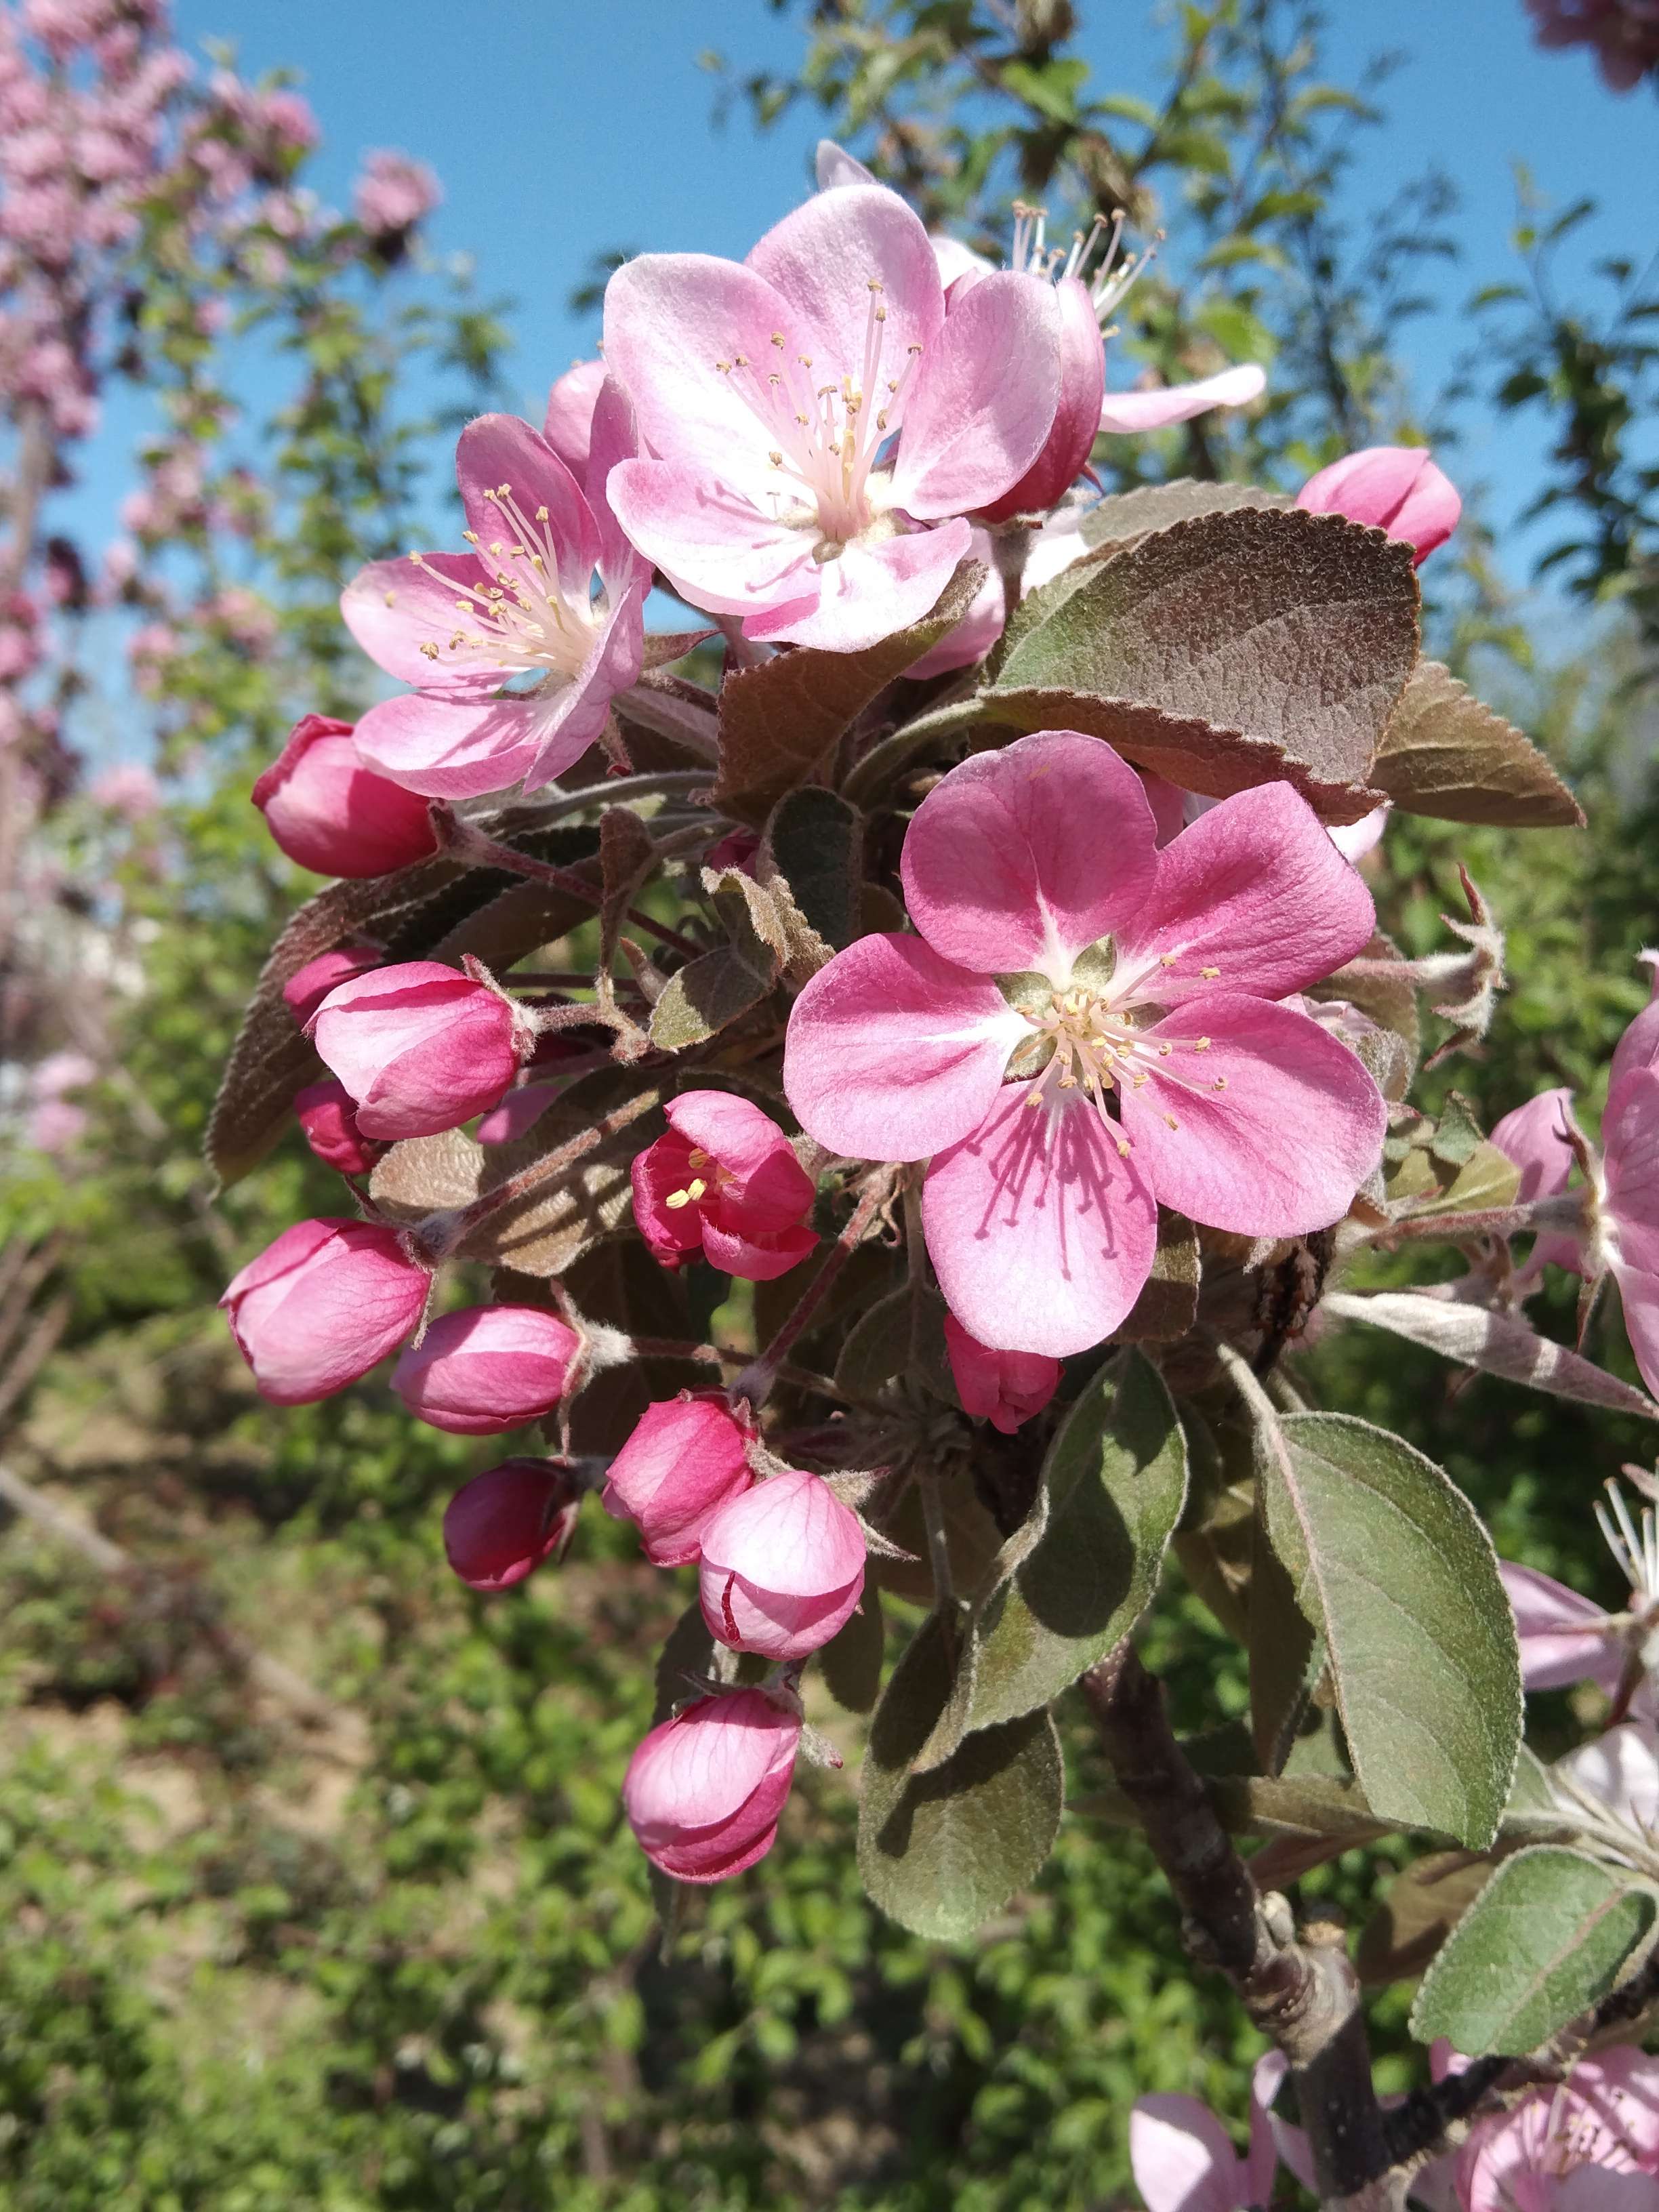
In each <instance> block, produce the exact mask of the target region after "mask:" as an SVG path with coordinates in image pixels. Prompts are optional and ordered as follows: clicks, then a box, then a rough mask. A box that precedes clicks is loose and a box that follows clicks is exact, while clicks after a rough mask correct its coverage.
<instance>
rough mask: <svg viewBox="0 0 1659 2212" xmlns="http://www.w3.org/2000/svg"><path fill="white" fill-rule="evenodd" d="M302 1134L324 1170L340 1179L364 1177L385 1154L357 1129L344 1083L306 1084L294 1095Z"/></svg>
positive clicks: (355, 1111) (355, 1116)
mask: <svg viewBox="0 0 1659 2212" xmlns="http://www.w3.org/2000/svg"><path fill="white" fill-rule="evenodd" d="M294 1111H295V1116H296V1117H297V1119H298V1121H299V1124H300V1128H301V1133H302V1134H303V1136H304V1138H305V1140H306V1142H307V1144H308V1145H309V1146H310V1147H311V1149H312V1151H313V1152H315V1154H316V1155H317V1158H319V1160H321V1161H322V1162H323V1164H324V1165H325V1166H326V1167H331V1168H337V1169H338V1170H339V1171H340V1173H341V1174H342V1175H345V1176H366V1175H368V1173H369V1172H370V1171H371V1170H373V1168H374V1163H375V1161H376V1160H378V1159H379V1158H380V1155H381V1153H382V1152H384V1151H385V1150H386V1146H384V1145H376V1144H374V1143H372V1142H371V1141H370V1139H368V1138H367V1137H365V1136H364V1134H363V1133H362V1130H361V1129H360V1128H359V1127H357V1109H356V1107H355V1106H354V1105H353V1104H352V1103H351V1093H350V1092H349V1091H348V1090H347V1089H346V1087H345V1085H344V1084H343V1083H337V1082H335V1081H334V1080H332V1079H330V1080H329V1081H328V1082H326V1083H308V1084H307V1085H306V1087H305V1089H304V1090H303V1091H295V1094H294Z"/></svg>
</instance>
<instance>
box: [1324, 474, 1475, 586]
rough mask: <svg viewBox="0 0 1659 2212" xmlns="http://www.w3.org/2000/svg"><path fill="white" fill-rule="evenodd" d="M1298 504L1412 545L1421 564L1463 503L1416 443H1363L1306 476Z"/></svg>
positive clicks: (1454, 520) (1449, 530)
mask: <svg viewBox="0 0 1659 2212" xmlns="http://www.w3.org/2000/svg"><path fill="white" fill-rule="evenodd" d="M1296 503H1297V506H1298V507H1305V508H1306V509H1307V510H1308V512H1309V513H1311V514H1346V516H1347V518H1348V520H1349V521H1350V522H1368V523H1370V525H1371V526H1372V527H1373V528H1374V529H1376V530H1386V531H1387V532H1388V533H1389V537H1390V538H1398V539H1399V540H1400V542H1401V544H1403V545H1409V546H1411V547H1412V548H1413V556H1412V557H1413V561H1415V562H1417V563H1419V565H1420V564H1421V563H1422V562H1424V561H1425V560H1426V559H1427V558H1428V556H1429V555H1430V554H1431V553H1432V552H1433V550H1434V549H1435V547H1436V546H1437V545H1443V544H1445V542H1446V540H1447V539H1448V538H1449V537H1450V536H1451V534H1452V532H1453V531H1454V530H1455V529H1456V527H1457V518H1458V516H1459V515H1460V514H1461V513H1462V511H1463V502H1462V500H1461V499H1460V498H1459V497H1458V495H1457V489H1456V487H1455V485H1454V484H1453V483H1452V482H1451V480H1450V478H1449V477H1447V476H1445V475H1443V473H1442V472H1441V471H1440V470H1439V469H1437V467H1436V466H1435V465H1434V463H1433V461H1432V460H1431V459H1430V457H1429V455H1428V453H1426V452H1425V449H1424V448H1423V447H1420V446H1367V447H1365V449H1364V452H1363V453H1349V454H1346V456H1345V457H1344V458H1343V459H1341V460H1340V461H1333V462H1332V463H1331V465H1330V466H1329V467H1328V468H1327V469H1321V470H1320V471H1319V473H1318V475H1317V476H1312V477H1309V479H1308V481H1307V483H1304V485H1303V487H1302V489H1301V490H1300V491H1299V492H1297V495H1296Z"/></svg>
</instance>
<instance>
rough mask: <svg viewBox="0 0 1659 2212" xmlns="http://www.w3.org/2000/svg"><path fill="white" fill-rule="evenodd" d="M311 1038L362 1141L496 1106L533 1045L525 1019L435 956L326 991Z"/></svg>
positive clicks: (447, 1125)
mask: <svg viewBox="0 0 1659 2212" xmlns="http://www.w3.org/2000/svg"><path fill="white" fill-rule="evenodd" d="M309 1026H310V1031H311V1035H312V1037H313V1040H314V1041H315V1043H316V1046H317V1049H318V1051H319V1053H320V1054H322V1056H323V1058H324V1059H325V1060H326V1061H327V1063H328V1065H329V1066H331V1068H332V1069H333V1071H334V1073H335V1074H336V1075H337V1076H338V1077H339V1079H340V1080H341V1082H342V1083H343V1084H344V1085H345V1087H346V1089H347V1090H348V1091H349V1092H350V1094H351V1096H352V1097H353V1098H354V1099H355V1100H356V1105H357V1127H359V1129H361V1130H362V1133H363V1134H364V1136H366V1137H380V1138H384V1139H388V1140H391V1139H396V1138H398V1137H429V1136H434V1135H435V1134H436V1133H437V1132H438V1131H439V1130H441V1129H454V1128H459V1126H460V1124H461V1123H462V1122H463V1121H471V1118H472V1116H473V1115H475V1114H482V1113H484V1112H485V1111H487V1109H489V1108H490V1107H491V1106H494V1105H495V1103H497V1101H498V1100H499V1099H500V1098H501V1095H502V1093H503V1092H504V1091H506V1089H507V1085H509V1084H510V1083H511V1082H512V1080H513V1077H514V1076H515V1075H517V1073H518V1072H519V1069H520V1066H521V1065H522V1063H523V1062H524V1061H525V1060H526V1059H527V1058H528V1057H529V1055H530V1053H531V1052H532V1049H533V1048H534V1045H535V1030H534V1029H533V1028H532V1025H531V1023H530V1020H529V1018H528V1016H526V1014H524V1013H523V1012H521V1011H520V1009H519V1008H518V1007H517V1006H514V1005H513V1003H512V1002H511V1000H507V999H505V998H503V997H502V996H501V994H500V993H499V992H496V991H492V990H491V989H490V988H489V986H488V985H487V984H483V983H475V982H474V981H472V980H471V977H470V976H466V975H461V974H460V973H459V971H458V970H457V969H453V968H446V967H445V966H443V965H442V963H441V962H439V961H436V960H409V961H404V962H403V963H400V964H398V966H396V967H392V968H379V969H376V970H375V971H374V974H373V975H360V976H358V977H356V979H355V980H353V981H349V982H346V983H342V984H341V985H339V986H338V987H337V989H335V990H332V991H331V992H330V993H329V994H328V996H327V998H326V999H325V1000H324V1001H323V1003H322V1005H321V1006H319V1008H318V1010H317V1012H316V1013H315V1014H313V1017H312V1018H311V1023H310V1025H309Z"/></svg>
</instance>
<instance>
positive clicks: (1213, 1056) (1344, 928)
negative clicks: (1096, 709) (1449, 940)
mask: <svg viewBox="0 0 1659 2212" xmlns="http://www.w3.org/2000/svg"><path fill="white" fill-rule="evenodd" d="M902 877H903V882H904V890H905V898H906V902H907V903H908V907H909V910H910V915H911V918H912V920H913V921H915V925H916V927H917V929H918V930H919V931H920V932H921V934H920V936H918V937H911V936H898V935H891V934H879V935H875V936H871V937H866V938H861V939H859V941H858V942H857V943H856V944H854V945H849V946H848V948H847V949H846V951H842V952H839V953H837V954H836V957H835V958H834V959H833V960H832V961H830V962H829V965H828V966H827V967H825V968H823V969H820V970H819V971H818V973H817V975H815V976H813V978H812V980H811V982H809V983H808V984H807V986H806V987H805V990H804V991H803V992H802V993H801V994H800V996H799V999H798V1000H796V1002H795V1006H794V1008H793V1012H792V1015H791V1018H790V1023H789V1031H788V1037H787V1046H786V1050H785V1055H784V1088H785V1091H786V1092H787V1096H788V1098H789V1103H790V1104H791V1106H792V1107H793V1109H794V1111H795V1114H796V1115H797V1117H798V1118H799V1121H800V1123H801V1126H802V1127H803V1128H804V1129H805V1131H806V1132H807V1133H808V1134H809V1135H810V1136H812V1137H816V1138H817V1140H818V1142H819V1143H820V1144H823V1145H825V1146H829V1148H830V1149H831V1150H832V1151H834V1152H841V1153H845V1154H849V1155H851V1156H853V1157H854V1158H864V1159H896V1160H915V1159H923V1158H930V1157H931V1159H932V1165H931V1167H930V1168H929V1170H928V1173H927V1182H926V1183H925V1186H924V1188H923V1192H922V1223H923V1228H924V1231H925V1233H926V1236H927V1249H928V1251H929V1253H930V1254H931V1255H932V1257H933V1266H934V1268H935V1270H936V1272H937V1273H938V1275H939V1284H940V1287H941V1288H942V1289H943V1291H944V1292H945V1297H946V1299H947V1301H948V1303H949V1304H950V1306H951V1311H952V1312H953V1313H955V1314H956V1316H957V1318H958V1320H959V1321H960V1322H961V1323H962V1325H963V1328H966V1329H968V1330H969V1332H970V1333H971V1334H973V1335H974V1336H975V1337H977V1338H978V1339H979V1340H980V1342H981V1344H986V1345H990V1346H995V1347H997V1348H998V1349H1000V1350H1003V1351H1011V1352H1045V1353H1048V1355H1050V1356H1051V1357H1054V1358H1063V1357H1064V1356H1065V1355H1066V1353H1068V1352H1081V1351H1084V1350H1085V1349H1086V1348H1087V1347H1088V1346H1091V1345H1093V1344H1097V1343H1098V1342H1099V1341H1100V1340H1101V1339H1102V1338H1103V1336H1106V1335H1108V1334H1109V1333H1110V1331H1111V1330H1112V1329H1114V1328H1116V1326H1117V1324H1118V1323H1119V1322H1121V1320H1122V1319H1123V1317H1124V1316H1125V1315H1126V1314H1127V1312H1128V1310H1129V1309H1130V1307H1131V1306H1132V1305H1133V1304H1134V1301H1135V1299H1136V1297H1137V1296H1138V1295H1139V1291H1140V1288H1141V1285H1142V1284H1143V1283H1144V1282H1145V1281H1146V1277H1147V1274H1148V1273H1149V1272H1150V1270H1151V1267H1152V1255H1153V1251H1154V1249H1155V1247H1156V1243H1157V1235H1158V1202H1159V1201H1160V1200H1161V1201H1162V1202H1163V1203H1164V1204H1165V1205H1166V1206H1173V1207H1174V1208H1176V1210H1177V1211H1178V1212H1182V1213H1185V1214H1187V1215H1188V1216H1190V1217H1191V1218H1193V1219H1194V1220H1195V1221H1200V1222H1205V1223H1207V1224H1208V1225H1210V1226H1212V1228H1217V1229H1225V1230H1231V1231H1235V1232H1237V1234H1239V1235H1242V1236H1249V1237H1291V1236H1297V1235H1301V1234H1303V1233H1304V1232H1305V1231H1309V1230H1312V1229H1317V1228H1322V1227H1325V1226H1328V1225H1329V1224H1330V1223H1331V1222H1333V1221H1336V1220H1339V1219H1340V1218H1341V1216H1342V1215H1343V1213H1345V1212H1346V1210H1347V1207H1348V1206H1349V1204H1350V1203H1351V1202H1352V1198H1353V1194H1354V1192H1355V1190H1356V1189H1357V1188H1358V1186H1359V1184H1360V1183H1362V1182H1364V1179H1365V1177H1366V1176H1368V1175H1369V1174H1370V1171H1371V1170H1372V1169H1373V1168H1374V1167H1375V1166H1376V1161H1377V1158H1378V1156H1379V1153H1380V1152H1381V1149H1382V1143H1383V1131H1384V1127H1385V1125H1386V1121H1387V1109H1386V1108H1385V1106H1384V1104H1383V1098H1382V1095H1381V1093H1380V1092H1379V1091H1378V1090H1377V1088H1376V1085H1375V1084H1374V1083H1373V1082H1372V1080H1371V1079H1370V1075H1369V1074H1367V1073H1366V1072H1365V1070H1364V1067H1363V1066H1362V1065H1361V1063H1360V1061H1359V1060H1358V1058H1357V1057H1356V1056H1355V1055H1354V1054H1352V1053H1351V1052H1350V1051H1348V1050H1347V1048H1346V1047H1345V1046H1344V1045H1343V1044H1341V1043H1340V1042H1339V1041H1338V1040H1337V1039H1336V1038H1334V1037H1333V1036H1329V1035H1328V1034H1327V1032H1326V1031H1325V1030H1323V1029H1322V1028H1321V1027H1320V1025H1319V1024H1318V1023H1316V1022H1314V1021H1311V1020H1310V1018H1308V1016H1307V1015H1305V1014H1304V1013H1301V1012H1297V1011H1295V1010H1294V1009H1293V1008H1291V1007H1289V1006H1279V1005H1278V1004H1277V1003H1275V1002H1276V1001H1277V1000H1279V999H1282V998H1285V997H1287V996H1288V995H1289V994H1291V993H1293V992H1298V991H1301V990H1304V989H1305V988H1306V987H1308V986H1309V985H1310V984H1311V983H1314V982H1316V981H1319V980H1321V979H1322V977H1324V976H1326V975H1329V974H1330V973H1331V971H1332V970H1333V969H1335V968H1338V967H1340V966H1341V964H1342V963H1343V962H1344V961H1346V960H1348V959H1351V958H1352V957H1353V955H1354V954H1355V953H1356V952H1358V951H1359V949H1360V948H1361V946H1363V945H1364V944H1365V943H1366V942H1367V941H1368V939H1370V935H1371V933H1372V930H1373V928H1374V926H1375V921H1374V915H1373V909H1372V906H1371V900H1370V893H1369V892H1368V891H1367V890H1366V889H1365V887H1364V884H1362V883H1361V882H1360V880H1359V878H1358V876H1357V875H1356V874H1355V873H1354V872H1353V870H1352V868H1351V867H1350V866H1348V864H1347V862H1346V860H1343V859H1342V858H1341V856H1340V854H1339V853H1338V852H1337V851H1336V849H1335V848H1334V846H1333V845H1332V843H1331V841H1330V839H1329V838H1328V836H1326V835H1325V832H1324V830H1323V829H1322V827H1321V825H1320V823H1319V822H1318V820H1317V819H1316V817H1315V815H1314V814H1313V812H1312V811H1311V809H1310V808H1309V807H1308V806H1307V805H1305V804H1304V801H1303V800H1302V799H1299V798H1298V797H1297V794H1296V793H1294V792H1293V791H1291V788H1290V787H1289V786H1288V785H1286V784H1279V783H1274V784H1263V785H1260V786H1258V787H1256V788H1255V789H1254V790H1251V791H1245V792H1240V793H1237V794H1236V795H1235V796H1234V797H1232V798H1231V799H1224V800H1223V801H1222V802H1221V803H1220V805H1218V806H1216V807H1214V808H1212V810H1211V811H1209V812H1208V813H1207V814H1206V815H1204V816H1203V817H1201V818H1200V820H1199V821H1197V822H1195V823H1193V825H1192V827H1191V828H1190V829H1185V830H1183V831H1182V834H1181V836H1178V837H1177V838H1176V839H1175V841H1174V842H1173V843H1171V844H1170V845H1168V846H1166V847H1165V848H1164V850H1163V851H1162V852H1159V851H1158V848H1157V842H1156V832H1155V829H1154V825H1153V820H1152V809H1151V807H1150V806H1149V805H1148V804H1147V800H1146V793H1145V790H1144V788H1143V787H1142V784H1141V781H1140V778H1139V776H1138V775H1136V774H1135V771H1134V770H1133V769H1132V768H1131V767H1129V765H1128V764H1127V762H1125V761H1123V760H1121V759H1120V758H1119V757H1118V755H1117V754H1116V753H1115V752H1114V751H1113V750H1112V749H1111V748H1110V746H1109V745H1106V744H1103V743H1101V741H1100V740H1099V739H1098V738H1090V737H1085V736H1083V735H1081V734H1079V732H1075V731H1048V732H1042V733H1040V734H1039V735H1037V736H1035V737H1030V738H1020V739H1019V740H1018V742H1017V743H1015V744H1012V745H1009V746H1007V747H1006V749H1005V750H1002V751H1000V752H993V753H982V754H980V755H978V756H976V757H975V758H973V759H970V760H968V761H965V762H964V763H963V764H962V765H961V766H960V767H959V768H956V769H952V770H951V773H950V775H947V776H946V777H945V779H944V781H942V782H941V783H939V785H938V786H937V787H935V788H934V789H933V791H932V792H930V793H929V794H928V795H927V798H926V799H924V800H923V801H922V804H921V806H920V807H919V808H918V809H917V811H916V813H915V817H914V819H913V820H912V822H911V824H910V828H909V831H908V835H907V836H906V839H905V844H904V853H903V859H902Z"/></svg>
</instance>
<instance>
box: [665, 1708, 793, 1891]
mask: <svg viewBox="0 0 1659 2212" xmlns="http://www.w3.org/2000/svg"><path fill="white" fill-rule="evenodd" d="M799 1745H800V1720H799V1716H798V1715H797V1714H794V1713H792V1712H789V1711H786V1710H785V1709H784V1707H783V1706H781V1705H776V1704H775V1703H774V1702H773V1700H772V1699H770V1698H769V1697H767V1696H766V1694H765V1693H764V1692H763V1691H760V1690H739V1691H737V1692H735V1693H734V1694H732V1696H729V1697H720V1698H705V1699H702V1700H701V1701H700V1702H699V1703H698V1704H696V1705H688V1706H687V1707H686V1709H685V1711H684V1712H683V1713H680V1714H678V1715H677V1716H676V1717H675V1718H674V1719H672V1720H671V1721H665V1722H664V1723H662V1725H661V1726H660V1727H659V1728H653V1729H652V1731H651V1733H650V1735H648V1736H647V1737H646V1739H645V1741H644V1742H643V1743H641V1746H640V1747H639V1749H638V1750H637V1751H636V1752H635V1753H634V1756H633V1758H632V1759H630V1760H629V1763H628V1772H627V1775H626V1777H625V1778H624V1779H623V1811H624V1812H625V1813H626V1814H627V1815H628V1822H629V1826H630V1827H631V1828H632V1829H633V1831H634V1833H635V1837H636V1838H637V1839H638V1842H639V1845H640V1849H641V1850H642V1851H643V1852H644V1853H645V1855H646V1857H647V1858H648V1859H649V1860H650V1861H651V1863H652V1864H653V1866H655V1867H659V1868H660V1869H661V1870H662V1872H663V1873H664V1874H666V1875H672V1876H673V1877H674V1879H675V1881H696V1882H705V1881H725V1880H726V1878H727V1876H728V1875H734V1874H741V1873H742V1872H743V1871H744V1868H745V1867H751V1866H753V1865H754V1863H755V1862H756V1860H757V1859H761V1858H764V1857H765V1856H766V1854H767V1852H768V1851H769V1850H771V1848H772V1844H773V1841H774V1838H775V1837H776V1835H777V1832H778V1818H779V1815H780V1814H781V1813H782V1811H783V1808H784V1805H785V1803H786V1802H787V1799H788V1796H789V1784H790V1781H791V1779H792V1778H793V1774H794V1771H795V1753H796V1752H797V1750H798V1749H799Z"/></svg>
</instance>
